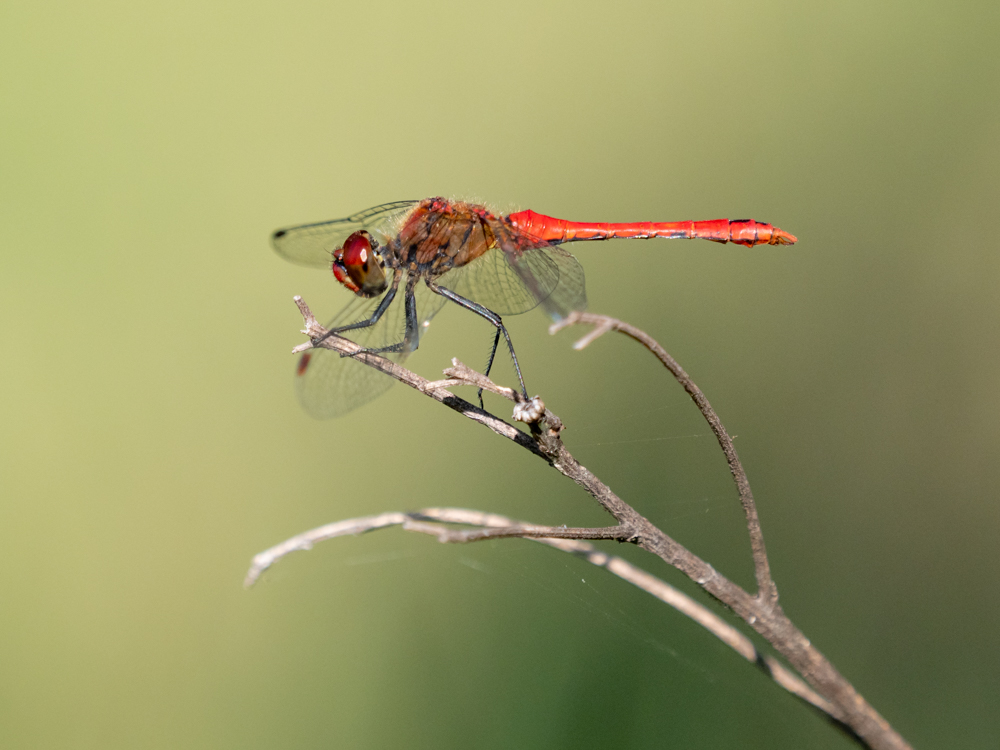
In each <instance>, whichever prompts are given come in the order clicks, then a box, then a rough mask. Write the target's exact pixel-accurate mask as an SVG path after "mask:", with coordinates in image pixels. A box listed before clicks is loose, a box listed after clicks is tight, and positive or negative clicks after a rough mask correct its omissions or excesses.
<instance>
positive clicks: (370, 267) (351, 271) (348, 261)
mask: <svg viewBox="0 0 1000 750" xmlns="http://www.w3.org/2000/svg"><path fill="white" fill-rule="evenodd" d="M333 275H334V276H335V277H336V279H337V281H339V282H340V283H341V284H343V285H344V286H346V287H347V288H348V289H350V290H351V291H352V292H354V293H355V294H357V295H358V296H359V297H377V296H378V295H380V294H382V292H384V291H385V290H386V288H387V287H388V286H389V282H388V281H387V280H386V278H385V260H384V259H383V258H382V254H381V253H380V252H379V251H378V242H376V241H375V240H374V239H372V236H371V235H370V234H368V232H366V231H364V230H361V231H360V232H355V233H354V234H352V235H351V236H350V237H348V238H347V239H346V240H344V245H343V247H338V248H337V249H336V250H334V251H333Z"/></svg>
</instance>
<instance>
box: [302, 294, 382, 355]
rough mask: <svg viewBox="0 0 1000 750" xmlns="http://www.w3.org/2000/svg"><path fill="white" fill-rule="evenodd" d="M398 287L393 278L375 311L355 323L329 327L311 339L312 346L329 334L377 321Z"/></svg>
mask: <svg viewBox="0 0 1000 750" xmlns="http://www.w3.org/2000/svg"><path fill="white" fill-rule="evenodd" d="M398 288H399V281H398V280H395V281H394V282H393V285H392V286H391V287H390V288H389V291H388V292H386V295H385V296H384V297H383V298H382V301H381V302H380V303H379V306H378V307H377V308H375V312H373V313H372V314H371V317H370V318H366V319H365V320H359V321H358V322H357V323H351V324H350V325H346V326H339V327H337V328H331V329H330V330H329V331H327V332H326V333H324V334H323V335H322V336H320V337H319V338H318V339H316V340H315V341H313V346H316V345H317V344H320V343H322V342H323V341H325V340H326V339H328V338H329V337H330V336H335V335H337V334H340V333H343V332H344V331H356V330H357V329H359V328H368V327H370V326H373V325H375V324H376V323H378V322H379V320H381V318H382V316H383V315H385V311H386V310H388V309H389V305H391V304H392V301H393V300H394V299H395V298H396V290H397V289H398Z"/></svg>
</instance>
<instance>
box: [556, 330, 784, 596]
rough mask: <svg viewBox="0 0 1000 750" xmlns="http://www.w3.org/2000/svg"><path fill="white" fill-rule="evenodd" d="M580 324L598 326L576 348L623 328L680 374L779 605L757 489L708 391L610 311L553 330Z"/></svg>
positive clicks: (765, 585)
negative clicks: (721, 458)
mask: <svg viewBox="0 0 1000 750" xmlns="http://www.w3.org/2000/svg"><path fill="white" fill-rule="evenodd" d="M576 324H586V325H593V326H594V329H593V330H592V331H591V332H590V333H588V334H587V335H586V336H584V337H583V338H581V339H580V340H579V341H577V342H576V343H575V344H574V345H573V348H574V349H577V350H580V349H583V348H584V347H586V346H588V345H589V344H590V343H592V342H593V341H594V340H595V339H597V338H599V337H600V336H603V335H604V334H605V333H608V332H609V331H620V332H621V333H624V334H625V335H626V336H628V337H630V338H632V339H634V340H635V341H638V342H639V343H640V344H642V345H643V346H644V347H646V349H648V350H649V351H650V352H651V353H652V354H653V355H654V356H655V357H656V358H657V359H659V360H660V362H662V363H663V365H664V367H666V368H667V369H668V370H670V373H671V374H672V375H673V376H674V377H675V378H677V382H679V383H680V384H681V386H682V387H683V388H684V390H685V391H687V392H688V395H689V396H691V399H692V400H693V401H694V403H695V405H696V406H697V407H698V410H699V411H700V412H701V413H702V415H703V416H704V417H705V420H706V421H707V422H708V424H709V427H711V428H712V432H713V433H715V437H716V439H717V440H718V441H719V445H720V446H721V448H722V452H723V453H724V454H725V456H726V462H727V463H728V464H729V471H730V472H731V473H732V475H733V479H734V480H735V481H736V489H737V491H738V492H739V495H740V503H741V504H742V505H743V512H744V514H745V515H746V520H747V530H748V531H749V533H750V549H751V552H752V554H753V563H754V571H755V574H756V578H757V596H758V597H759V598H760V599H761V600H762V601H764V602H766V603H767V604H769V605H770V606H772V607H775V606H777V604H778V589H777V587H776V586H775V584H774V580H773V579H772V578H771V566H770V564H769V563H768V561H767V550H766V548H765V547H764V533H763V531H762V530H761V528H760V519H759V518H758V517H757V505H756V504H755V503H754V499H753V493H752V492H751V491H750V481H749V480H748V479H747V475H746V472H745V471H744V470H743V464H742V463H740V457H739V455H738V454H737V453H736V446H734V445H733V441H732V438H730V437H729V433H727V432H726V428H725V427H724V426H723V424H722V420H721V419H719V415H718V414H716V413H715V410H714V409H713V408H712V405H711V404H710V403H708V399H707V398H706V397H705V394H704V393H702V392H701V389H700V388H699V387H698V386H697V385H695V383H694V381H693V380H691V376H690V375H688V374H687V373H686V372H685V371H684V368H683V367H681V366H680V365H679V364H678V363H677V360H675V359H674V358H673V357H671V356H670V355H669V354H668V353H667V351H666V350H665V349H664V348H663V347H662V346H660V345H659V343H657V341H656V340H655V339H653V338H652V337H651V336H650V335H649V334H647V333H645V332H644V331H641V330H639V329H638V328H636V327H635V326H632V325H629V324H628V323H625V322H623V321H621V320H617V319H616V318H610V317H608V316H607V315H595V314H593V313H582V312H574V313H571V314H570V315H569V316H568V317H567V318H565V319H564V320H562V321H560V322H559V323H555V324H553V325H552V326H550V327H549V332H550V333H556V332H558V331H561V330H562V329H563V328H567V327H569V326H571V325H576Z"/></svg>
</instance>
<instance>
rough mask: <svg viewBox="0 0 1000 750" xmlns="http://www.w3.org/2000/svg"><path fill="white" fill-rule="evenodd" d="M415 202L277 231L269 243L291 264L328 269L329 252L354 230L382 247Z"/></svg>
mask: <svg viewBox="0 0 1000 750" xmlns="http://www.w3.org/2000/svg"><path fill="white" fill-rule="evenodd" d="M418 202H419V201H396V202H395V203H384V204H382V205H381V206H375V207H374V208H369V209H367V210H365V211H359V212H358V213H356V214H352V215H351V216H348V217H347V218H346V219H335V220H333V221H322V222H319V223H317V224H302V225H300V226H297V227H288V228H286V229H279V230H278V231H277V232H275V233H274V234H273V235H271V244H272V245H273V246H274V249H275V250H276V251H277V253H278V255H280V256H281V257H283V258H285V259H286V260H290V261H291V262H292V263H298V264H299V265H303V266H315V267H319V268H325V267H329V265H330V262H331V260H332V259H333V251H334V250H336V249H337V248H338V247H340V246H341V245H343V244H344V240H346V239H347V238H348V237H349V236H350V235H352V234H354V233H355V232H357V231H360V230H362V229H364V230H366V231H367V232H369V233H370V234H371V235H372V236H373V237H374V238H375V239H376V240H378V241H379V242H380V243H382V244H386V243H387V242H388V241H389V240H390V239H392V238H393V237H395V236H396V234H397V232H398V231H399V225H400V224H401V222H402V220H403V218H404V217H405V216H406V214H408V213H409V212H410V210H412V208H413V207H414V206H415V205H416V204H417V203H418Z"/></svg>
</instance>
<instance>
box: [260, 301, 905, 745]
mask: <svg viewBox="0 0 1000 750" xmlns="http://www.w3.org/2000/svg"><path fill="white" fill-rule="evenodd" d="M295 300H296V304H297V305H298V306H299V310H300V311H301V312H302V315H303V318H304V319H305V322H306V329H305V330H304V331H303V332H304V333H306V334H307V335H308V336H309V337H310V339H311V342H310V343H307V344H303V345H302V346H300V347H296V351H304V350H305V349H308V348H311V347H312V346H313V345H314V344H313V343H312V342H318V343H317V344H316V345H318V346H321V347H324V348H328V349H333V350H335V351H339V352H340V353H342V354H348V355H355V358H356V359H357V360H358V361H360V362H363V363H364V364H366V365H368V366H370V367H374V368H376V369H378V370H380V371H382V372H384V373H386V374H387V375H390V376H391V377H394V378H396V379H397V380H399V381H400V382H403V383H406V384H407V385H409V386H411V387H413V388H415V389H417V390H419V391H421V392H422V393H424V394H426V395H428V396H430V397H431V398H433V399H435V400H437V401H440V402H441V403H443V404H445V405H446V406H448V407H450V408H452V409H454V410H455V411H458V412H460V413H461V414H463V415H465V416H467V417H468V418H470V419H473V420H475V421H477V422H479V423H480V424H482V425H484V426H486V427H487V428H489V429H491V430H492V431H493V432H495V433H497V434H498V435H502V436H503V437H506V438H508V439H509V440H513V441H514V442H516V443H517V444H518V445H521V446H522V447H524V448H526V449H527V450H529V451H531V452H532V453H534V454H535V455H537V456H539V457H541V458H543V459H544V460H545V461H547V462H548V463H549V464H550V465H551V466H552V467H553V468H555V469H556V470H558V471H559V472H560V473H562V474H563V475H565V476H566V477H568V478H570V479H572V480H573V481H574V482H576V483H577V484H579V485H580V486H581V487H583V488H584V489H585V490H586V491H587V492H588V493H589V494H590V495H591V496H592V497H593V498H594V499H595V500H597V502H598V503H600V505H601V506H602V507H603V508H604V509H605V510H606V511H608V513H610V514H611V515H612V516H613V517H614V519H615V521H616V525H614V526H608V527H602V528H596V529H588V528H573V527H565V526H537V525H533V524H526V523H521V522H513V521H510V519H506V518H503V517H502V516H496V515H493V514H484V513H478V512H476V511H463V510H458V509H449V508H437V509H427V510H424V511H421V512H419V513H386V514H383V515H380V516H372V517H368V518H361V519H352V520H350V521H341V522H339V523H334V524H329V525H328V526H323V527H320V528H318V529H314V530H313V531H310V532H306V533H304V534H300V535H298V536H296V537H292V538H291V539H289V540H287V541H285V542H283V543H282V544H280V545H278V546H276V547H273V548H271V549H270V550H267V551H265V552H262V553H260V554H259V555H257V556H256V557H255V558H254V564H253V566H252V567H251V569H250V572H249V573H248V574H247V585H250V584H252V583H253V582H254V581H255V580H256V579H257V577H258V576H259V575H260V574H261V572H262V571H263V570H264V569H266V568H267V567H268V566H269V565H271V564H273V563H274V562H275V561H276V560H278V559H280V558H281V557H283V556H284V555H286V554H288V553H289V552H292V551H295V550H300V549H308V548H309V547H311V545H312V544H313V543H315V542H317V541H320V540H322V539H328V538H331V537H334V536H342V535H344V534H358V533H363V532H365V531H369V530H372V529H375V528H383V527H385V526H390V525H402V526H403V527H404V528H405V529H407V530H410V531H417V532H422V533H428V534H432V535H434V536H436V537H437V538H438V539H439V540H440V541H442V542H471V541H477V540H481V539H491V538H498V537H523V538H531V539H535V540H536V541H540V542H542V543H545V544H548V545H550V546H554V547H557V548H559V549H563V550H565V551H569V552H573V553H575V554H580V555H582V556H584V557H585V558H587V559H588V560H589V561H590V562H592V563H594V564H597V565H601V566H602V567H605V568H607V569H608V570H610V571H611V572H613V573H615V575H619V576H621V577H622V578H624V579H625V580H628V581H630V582H632V583H634V584H635V585H637V586H640V588H643V590H646V591H648V592H649V593H651V594H653V595H654V596H657V597H658V598H660V599H661V600H662V601H665V602H666V603H668V604H670V605H671V606H674V607H675V608H676V609H678V611H681V612H682V613H683V614H685V615H687V616H688V617H691V618H692V619H694V620H695V621H696V622H699V623H700V624H702V625H703V626H704V627H706V628H707V629H709V630H710V631H711V632H712V633H714V634H715V635H716V636H717V637H719V638H721V639H722V640H723V641H724V642H726V643H727V644H728V645H730V646H731V647H732V648H734V649H735V650H736V651H737V652H738V653H740V654H741V655H742V656H744V657H745V658H747V659H750V660H752V661H755V662H756V663H758V664H761V665H762V666H763V667H765V668H766V670H767V671H768V673H769V674H770V675H771V676H772V677H773V678H774V679H775V681H776V682H778V684H780V685H782V687H784V688H785V689H787V690H790V691H791V692H792V693H794V694H795V695H798V696H799V697H800V698H802V699H803V700H806V701H808V702H809V703H810V704H812V705H813V706H815V707H817V708H819V709H820V710H822V711H824V712H825V713H826V714H828V715H829V716H830V717H831V718H833V719H834V720H836V721H838V722H840V723H841V724H843V725H844V726H845V727H846V728H848V729H849V730H850V731H851V732H852V733H853V734H854V735H855V736H856V737H857V738H858V739H859V740H860V741H861V742H862V743H864V744H865V745H867V746H868V747H870V748H872V749H873V750H904V749H906V748H909V747H910V746H909V744H907V742H906V741H905V740H904V739H903V738H902V737H901V736H900V735H899V734H898V733H897V732H896V731H895V730H894V729H893V728H892V727H891V726H890V725H889V723H888V722H887V721H886V720H885V719H883V718H882V717H881V716H880V715H879V714H878V712H877V711H875V709H874V708H873V707H872V706H870V705H869V704H868V703H867V701H865V699H864V698H863V697H862V696H861V695H860V694H859V693H858V692H857V691H856V690H855V689H854V687H853V686H852V685H851V684H850V682H848V681H847V680H846V679H844V677H843V676H842V675H841V674H840V673H839V672H838V671H837V670H836V669H835V668H834V667H833V665H832V664H831V663H830V662H829V661H828V660H827V659H826V657H824V656H823V655H822V654H821V653H820V652H819V651H818V650H817V649H816V648H815V647H814V646H813V645H812V644H811V643H810V642H809V640H808V639H807V638H806V637H805V636H804V635H803V634H802V632H801V631H800V630H799V629H798V628H796V627H795V625H794V624H793V623H792V622H791V621H790V620H789V619H788V618H787V617H786V616H785V614H784V612H782V610H781V607H780V606H778V593H777V587H776V586H775V584H774V581H773V579H772V578H771V574H770V567H769V565H768V562H767V552H766V549H765V547H764V539H763V534H762V531H761V527H760V521H759V519H758V517H757V510H756V506H755V504H754V500H753V494H752V493H751V492H750V484H749V482H748V480H747V477H746V473H745V472H744V470H743V467H742V465H741V463H740V460H739V456H738V455H737V452H736V449H735V447H734V446H733V443H732V440H731V438H730V437H729V435H728V433H727V432H726V430H725V427H724V426H723V425H722V421H721V420H720V419H719V417H718V415H717V414H716V413H715V412H714V410H713V409H712V407H711V405H710V404H709V403H708V399H706V398H705V396H704V394H703V393H702V392H701V390H700V389H699V388H698V387H697V385H695V384H694V382H693V381H692V380H691V378H690V377H689V376H688V374H687V373H686V372H685V371H684V370H683V369H682V368H681V367H680V365H679V364H678V363H677V362H676V361H675V360H674V359H673V358H672V357H671V356H670V355H669V354H668V353H667V352H666V351H665V350H664V349H663V348H662V347H661V346H660V345H659V344H658V343H657V342H656V341H654V340H653V339H652V338H651V337H649V336H648V335H647V334H645V333H644V332H642V331H640V330H639V329H637V328H635V327H633V326H630V325H629V324H627V323H624V322H622V321H619V320H615V319H614V318H609V317H606V316H603V315H594V314H590V313H573V314H572V315H571V316H569V317H568V318H567V319H566V320H564V321H563V322H562V323H560V324H557V325H555V326H553V327H552V331H553V332H555V331H556V330H560V329H562V328H565V327H567V326H570V325H574V324H578V323H579V324H589V325H593V326H595V328H594V329H593V330H592V331H591V332H590V333H589V334H587V335H586V336H585V337H583V338H582V339H580V340H579V341H577V343H576V344H575V348H577V349H582V348H584V347H585V346H587V345H588V344H590V343H591V342H593V341H594V340H595V339H597V338H598V337H600V336H601V335H603V334H604V333H607V332H609V331H620V332H622V333H624V334H626V335H627V336H629V337H631V338H633V339H634V340H636V341H638V342H639V343H641V344H642V345H643V346H644V347H646V349H648V350H649V351H650V352H651V353H652V354H654V355H655V356H656V357H657V359H659V360H660V362H662V363H663V365H664V366H665V367H666V368H667V369H668V370H669V371H670V372H671V374H673V375H674V377H675V378H676V379H677V380H678V382H680V384H681V385H682V386H683V387H684V389H685V390H686V391H687V393H688V394H689V395H690V396H691V398H692V400H693V401H694V402H695V404H696V405H697V407H698V409H699V410H700V411H701V413H702V414H703V415H704V417H705V419H706V420H707V421H708V423H709V425H710V427H711V429H712V431H713V432H714V433H715V435H716V438H717V439H718V441H719V445H720V446H721V448H722V450H723V453H724V454H725V456H726V460H727V462H728V463H729V469H730V471H731V473H732V475H733V478H734V480H735V481H736V486H737V490H738V492H739V497H740V502H741V503H742V505H743V510H744V514H745V516H746V520H747V528H748V531H749V534H750V541H751V550H752V553H753V560H754V569H755V573H756V579H757V594H756V595H751V594H749V593H748V592H747V591H745V590H744V589H742V588H741V587H739V586H737V585H736V584H735V583H733V582H732V581H730V580H729V579H727V578H726V577H725V576H723V575H722V574H720V573H719V572H718V571H716V570H715V569H714V568H713V567H712V566H711V565H709V564H708V563H707V562H705V561H704V560H702V559H701V558H699V557H698V556H697V555H695V554H694V553H693V552H691V551H690V550H688V549H686V548H685V547H683V546H682V545H680V544H679V543H678V542H676V541H675V540H673V539H672V538H671V537H669V536H668V535H667V534H666V533H665V532H663V531H662V530H661V529H659V528H657V527H656V526H654V525H653V524H652V523H651V522H650V521H648V520H647V519H646V518H644V517H643V516H642V515H640V514H639V513H638V512H637V511H636V510H635V509H634V508H632V507H631V506H630V505H629V504H627V503H626V502H624V501H623V500H622V499H621V498H619V497H618V496H617V495H616V494H615V493H614V492H613V491H612V490H611V488H609V487H608V486H607V485H605V484H604V483H603V482H601V481H600V480H599V479H598V478H597V477H596V476H594V475H593V474H592V473H591V472H590V471H588V470H587V469H586V468H585V467H583V466H581V465H580V464H579V463H578V462H577V461H576V459H575V458H573V456H572V455H571V454H570V452H569V451H568V450H567V449H566V447H565V445H563V442H562V439H561V437H560V433H561V431H562V427H563V425H562V422H561V421H560V420H559V418H558V417H557V416H555V415H554V414H552V412H550V411H549V410H548V409H546V408H545V405H544V404H543V403H542V401H541V399H539V398H538V397H535V398H534V399H531V400H530V401H525V400H524V398H523V397H522V396H521V395H520V393H518V392H516V391H514V390H511V389H509V388H503V387H502V386H498V385H496V384H495V383H493V382H492V381H490V380H489V378H487V377H485V376H484V375H481V374H480V373H477V372H475V371H473V370H471V369H469V368H468V367H466V366H465V365H463V364H461V363H460V362H458V361H457V360H452V363H453V366H452V367H450V368H448V369H446V370H445V371H444V374H445V375H446V376H447V379H446V380H439V381H434V382H430V381H427V380H425V379H424V378H421V377H420V376H419V375H416V374H415V373H413V372H411V371H409V370H407V369H405V368H403V367H401V366H399V365H397V364H395V363H393V362H390V361H389V360H386V359H384V358H382V357H379V356H377V355H374V354H370V353H365V352H362V353H360V354H358V351H359V347H358V346H357V345H356V344H353V343H352V342H350V341H348V340H347V339H343V338H340V337H337V336H329V337H327V338H322V337H323V336H324V334H326V330H325V329H324V328H322V326H320V325H319V324H318V323H317V322H316V319H315V318H314V317H313V316H312V313H311V312H310V311H309V308H308V307H307V306H306V304H305V303H304V302H303V301H302V300H301V298H299V297H296V298H295ZM456 385H470V386H475V387H476V388H482V389H484V390H489V391H491V392H493V393H496V394H498V395H500V396H502V397H504V398H507V399H509V400H512V401H514V402H515V412H514V414H515V419H517V420H518V421H522V422H525V423H526V424H527V426H528V428H529V430H530V433H525V432H523V431H521V430H518V429H517V428H516V427H514V426H513V425H511V424H508V423H507V422H505V421H504V420H502V419H499V418H498V417H496V416H494V415H492V414H490V413H488V412H486V411H484V410H483V409H480V408H478V407H476V406H474V405H473V404H471V403H469V402H468V401H464V400H463V399H461V398H459V397H457V396H455V395H454V394H453V393H451V391H449V390H448V389H449V388H452V387H454V386H456ZM442 523H461V524H464V525H469V526H473V527H475V528H471V529H465V530H458V529H454V528H449V527H444V526H441V524H442ZM583 539H615V540H617V541H620V542H630V543H632V544H635V545H636V546H638V547H641V548H642V549H645V550H647V551H649V552H652V553H653V554H655V555H657V556H658V557H660V558H661V559H663V560H665V561H666V562H667V563H669V564H670V565H673V566H674V567H675V568H677V569H678V570H680V571H681V572H683V573H684V574H685V575H687V576H688V577H689V578H691V580H693V581H694V582H695V583H697V584H698V585H699V586H701V587H702V588H703V589H704V590H705V591H707V592H708V593H709V594H711V595H712V596H713V597H715V598H716V599H718V600H719V601H720V602H722V603H723V604H725V605H726V606H727V607H729V608H730V609H731V610H732V611H733V612H734V613H735V614H736V615H737V616H739V617H740V618H741V619H743V620H744V621H745V622H746V623H747V624H748V625H750V626H751V627H752V628H753V629H754V630H756V631H757V632H758V633H759V634H760V635H762V636H763V637H764V638H765V639H767V641H768V642H769V643H770V644H771V645H772V646H773V647H774V648H775V649H776V650H777V651H778V653H780V654H781V655H782V656H784V657H785V658H786V659H787V660H788V662H789V663H790V664H791V665H792V667H793V668H794V669H795V670H796V671H797V672H798V673H799V674H800V675H801V676H802V677H803V678H804V679H805V681H806V682H808V683H809V685H811V686H812V688H813V690H810V689H809V688H808V687H806V686H805V685H804V684H803V683H802V681H801V680H799V679H798V678H797V677H795V675H793V674H791V673H790V672H788V670H786V669H784V668H783V667H782V666H781V665H780V664H779V663H778V662H777V661H775V660H774V659H773V657H770V656H763V655H760V654H758V652H757V651H756V649H754V647H753V645H752V644H751V643H750V642H749V641H748V640H746V639H745V637H744V636H742V635H739V634H738V631H735V629H733V628H731V627H730V626H728V625H726V624H725V623H724V622H722V621H721V620H719V619H718V618H717V617H715V615H712V613H710V612H708V610H705V609H704V608H703V607H700V605H697V604H695V603H694V602H693V601H691V600H690V599H689V598H686V597H684V595H682V594H680V592H676V590H675V589H672V588H671V587H669V586H668V585H667V584H666V583H664V582H663V581H660V580H659V579H656V578H654V577H653V576H650V575H649V574H648V573H645V572H644V571H640V570H638V569H636V568H634V567H633V566H630V565H628V564H627V563H625V562H624V561H622V560H620V558H615V557H611V556H608V555H605V554H604V553H601V552H598V551H596V550H594V548H593V547H592V546H591V545H588V544H585V543H584V542H582V541H579V540H583ZM588 556H589V557H588ZM678 595H679V597H684V598H683V599H682V598H679V597H678ZM685 599H686V601H685ZM691 605H694V606H693V607H692V606H691ZM706 615H707V616H706ZM737 636H739V637H737Z"/></svg>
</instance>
